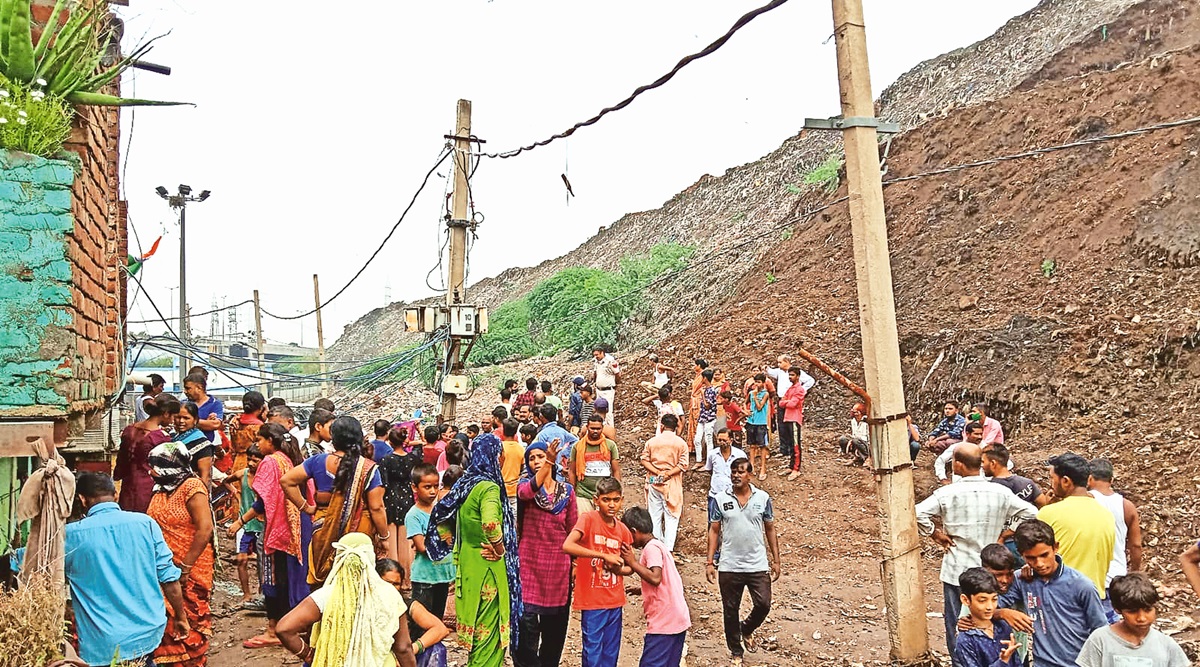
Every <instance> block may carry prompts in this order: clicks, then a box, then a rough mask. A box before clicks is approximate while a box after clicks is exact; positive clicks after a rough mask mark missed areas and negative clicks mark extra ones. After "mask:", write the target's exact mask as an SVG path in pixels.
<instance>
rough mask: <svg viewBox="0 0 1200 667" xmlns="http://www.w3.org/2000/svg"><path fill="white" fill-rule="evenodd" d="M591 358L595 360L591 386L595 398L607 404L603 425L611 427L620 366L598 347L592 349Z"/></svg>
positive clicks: (613, 358)
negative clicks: (594, 392) (594, 389)
mask: <svg viewBox="0 0 1200 667" xmlns="http://www.w3.org/2000/svg"><path fill="white" fill-rule="evenodd" d="M592 358H593V359H594V360H595V363H594V364H593V365H592V375H593V376H594V377H593V380H594V382H593V386H595V387H596V398H603V399H604V400H605V401H607V402H608V414H607V415H606V416H605V421H604V423H605V424H606V425H608V426H613V425H614V424H613V414H614V412H615V411H616V407H617V403H616V399H617V382H619V381H620V380H621V365H620V364H618V363H617V358H616V357H614V356H613V355H611V354H609V353H608V351H607V350H605V349H604V348H602V347H599V346H597V347H595V348H593V349H592Z"/></svg>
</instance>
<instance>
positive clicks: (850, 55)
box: [833, 0, 929, 662]
mask: <svg viewBox="0 0 1200 667" xmlns="http://www.w3.org/2000/svg"><path fill="white" fill-rule="evenodd" d="M864 26H865V23H864V21H863V10H862V0H833V27H834V35H835V37H836V39H837V64H838V83H839V86H840V88H841V102H842V116H843V120H842V127H843V128H844V129H843V132H842V137H843V140H844V142H845V147H846V177H847V181H848V185H849V189H850V218H851V227H852V229H853V236H854V269H855V274H856V275H857V277H858V310H859V321H860V324H861V327H862V349H863V366H864V376H865V379H866V385H867V391H868V393H869V394H870V397H871V414H870V420H869V421H870V424H871V426H870V432H871V452H872V457H873V459H874V461H875V468H876V471H877V472H878V473H879V474H880V476H881V481H880V483H879V484H878V490H879V514H880V538H881V541H882V543H883V563H882V568H881V576H882V578H883V594H884V604H886V605H887V623H888V636H889V637H890V639H891V657H892V659H893V660H897V661H901V662H910V661H914V660H917V659H918V658H921V657H922V656H924V655H925V654H926V653H927V652H928V650H929V638H928V633H927V623H928V621H927V620H926V618H925V595H924V592H923V590H922V589H921V570H920V566H921V551H920V549H919V547H920V536H919V535H918V534H917V516H916V506H915V499H914V491H913V471H912V463H911V457H910V455H909V449H908V428H907V425H906V424H905V419H904V417H905V408H904V382H903V379H902V378H901V375H900V345H899V340H898V337H897V333H896V302H895V297H894V295H893V294H892V267H891V259H890V258H889V256H888V239H887V223H886V220H885V218H884V207H883V185H882V183H881V179H880V172H879V169H880V167H879V141H878V138H877V135H876V131H875V128H876V127H877V125H878V120H877V119H876V118H875V103H874V97H873V96H872V94H871V76H870V70H869V68H868V66H867V37H866V29H865V27H864Z"/></svg>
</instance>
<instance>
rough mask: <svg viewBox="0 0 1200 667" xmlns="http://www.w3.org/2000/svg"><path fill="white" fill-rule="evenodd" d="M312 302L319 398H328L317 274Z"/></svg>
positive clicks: (315, 275) (314, 280) (314, 276)
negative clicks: (318, 366) (319, 372)
mask: <svg viewBox="0 0 1200 667" xmlns="http://www.w3.org/2000/svg"><path fill="white" fill-rule="evenodd" d="M313 301H315V302H316V304H317V355H318V357H319V358H320V360H321V365H320V369H321V396H322V397H325V398H329V381H328V380H326V379H325V373H326V371H328V370H329V368H328V367H327V366H326V365H325V330H324V329H322V328H321V284H320V283H319V282H318V281H317V274H315V273H314V274H313Z"/></svg>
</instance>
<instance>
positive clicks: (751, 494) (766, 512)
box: [704, 459, 780, 667]
mask: <svg viewBox="0 0 1200 667" xmlns="http://www.w3.org/2000/svg"><path fill="white" fill-rule="evenodd" d="M753 472H754V470H753V469H752V468H751V467H750V462H749V461H747V460H745V459H739V460H736V461H734V462H733V463H732V465H730V474H731V475H732V478H733V490H732V492H729V493H721V494H719V495H718V496H717V497H716V498H715V499H714V500H713V502H710V503H709V506H708V521H709V523H708V560H707V562H705V564H704V575H705V577H706V578H707V579H708V583H710V584H711V583H714V582H717V583H719V586H720V589H721V610H722V616H723V619H724V626H725V645H726V646H728V647H729V652H730V654H732V656H733V667H741V664H742V656H743V655H744V654H745V651H747V650H749V651H751V652H753V651H755V650H756V642H755V640H754V631H755V630H757V629H758V627H759V626H760V625H762V623H763V621H765V620H766V618H767V614H768V613H770V611H771V582H772V581H776V580H778V579H779V572H780V570H779V541H778V540H777V539H776V537H775V510H774V507H773V505H772V503H771V496H769V495H768V494H767V492H766V491H763V490H762V489H759V488H755V487H754V486H753V485H751V484H750V477H751V475H752V473H753ZM718 545H719V546H720V554H721V560H720V562H719V563H717V562H715V560H716V554H717V549H718ZM768 553H769V556H770V557H769V559H768ZM747 589H748V590H749V592H750V600H751V602H752V603H753V605H754V606H753V607H752V608H751V609H750V615H749V616H747V617H746V619H745V620H742V619H741V618H740V616H741V606H742V592H743V591H744V590H747Z"/></svg>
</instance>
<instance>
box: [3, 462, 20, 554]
mask: <svg viewBox="0 0 1200 667" xmlns="http://www.w3.org/2000/svg"><path fill="white" fill-rule="evenodd" d="M20 488H21V485H20V483H19V480H18V479H17V459H15V458H7V459H5V458H0V531H3V532H2V533H0V556H3V555H4V554H6V553H8V547H9V543H10V542H11V541H12V537H13V535H14V534H15V533H16V530H17V520H16V509H17V494H18V493H20Z"/></svg>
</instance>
